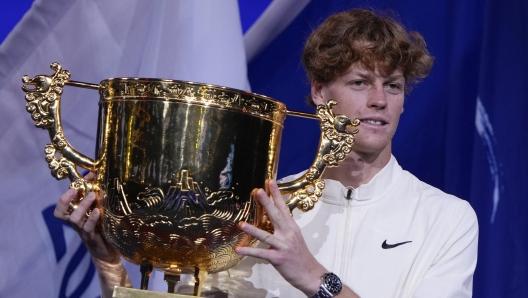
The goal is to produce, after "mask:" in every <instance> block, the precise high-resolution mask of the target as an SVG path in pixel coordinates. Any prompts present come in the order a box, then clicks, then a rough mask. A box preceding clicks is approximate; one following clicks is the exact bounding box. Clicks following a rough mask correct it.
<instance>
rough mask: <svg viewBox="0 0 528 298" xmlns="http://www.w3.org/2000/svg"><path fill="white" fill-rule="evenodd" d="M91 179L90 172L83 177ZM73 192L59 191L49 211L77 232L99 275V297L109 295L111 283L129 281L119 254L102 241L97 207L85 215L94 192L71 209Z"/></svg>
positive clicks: (111, 289)
mask: <svg viewBox="0 0 528 298" xmlns="http://www.w3.org/2000/svg"><path fill="white" fill-rule="evenodd" d="M93 178H94V175H93V173H90V174H88V175H87V176H86V177H85V179H87V180H93ZM76 195H77V191H76V190H75V189H69V190H68V191H67V192H65V193H64V194H62V196H61V197H60V198H59V201H58V202H57V205H56V206H55V211H54V213H53V214H54V215H55V217H56V218H58V219H60V220H62V221H64V222H67V223H69V224H70V225H71V227H72V228H73V229H74V230H75V231H76V232H77V234H79V236H80V237H81V239H82V241H83V242H84V244H85V245H86V248H87V249H88V252H89V253H90V255H91V256H92V260H93V262H94V265H95V268H96V269H97V272H98V274H99V280H100V284H101V290H102V297H111V296H112V292H113V288H114V286H127V287H130V286H132V284H131V282H130V280H129V277H128V274H127V272H126V270H125V268H124V267H123V264H122V263H121V258H120V256H119V254H118V253H117V252H116V251H115V250H113V249H112V248H111V247H110V246H109V245H108V244H107V243H106V241H105V240H104V238H103V236H102V235H101V233H100V231H99V229H98V228H97V221H98V220H99V217H100V215H101V213H100V210H99V208H94V209H93V210H92V211H91V213H90V215H89V216H88V215H87V212H88V211H89V210H90V208H91V206H92V205H93V203H94V201H95V200H96V194H95V193H93V192H92V193H89V194H88V195H87V196H86V197H85V198H84V199H83V200H81V202H80V203H79V205H78V206H77V208H76V209H75V210H73V211H71V210H69V209H68V207H69V205H70V202H71V201H72V200H73V199H74V198H75V196H76ZM70 211H71V212H70Z"/></svg>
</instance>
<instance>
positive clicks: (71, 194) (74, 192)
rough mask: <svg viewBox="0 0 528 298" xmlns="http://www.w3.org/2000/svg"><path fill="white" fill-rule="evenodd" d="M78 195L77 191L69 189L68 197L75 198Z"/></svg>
mask: <svg viewBox="0 0 528 298" xmlns="http://www.w3.org/2000/svg"><path fill="white" fill-rule="evenodd" d="M76 193H77V190H76V189H75V188H70V189H68V195H69V196H73V195H74V194H76Z"/></svg>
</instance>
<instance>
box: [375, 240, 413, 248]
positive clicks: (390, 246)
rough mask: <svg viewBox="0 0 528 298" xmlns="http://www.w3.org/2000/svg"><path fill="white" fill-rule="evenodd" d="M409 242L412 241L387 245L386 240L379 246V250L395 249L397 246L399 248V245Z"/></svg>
mask: <svg viewBox="0 0 528 298" xmlns="http://www.w3.org/2000/svg"><path fill="white" fill-rule="evenodd" d="M409 242H412V241H405V242H400V243H395V244H387V240H385V241H383V243H382V244H381V248H383V249H389V248H395V247H397V246H400V245H403V244H405V243H409Z"/></svg>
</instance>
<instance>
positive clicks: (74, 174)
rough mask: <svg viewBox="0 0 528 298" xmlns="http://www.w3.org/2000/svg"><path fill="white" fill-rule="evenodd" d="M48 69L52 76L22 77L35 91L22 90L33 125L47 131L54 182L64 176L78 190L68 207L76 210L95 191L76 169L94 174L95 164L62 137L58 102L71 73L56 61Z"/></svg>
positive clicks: (48, 155) (91, 183)
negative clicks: (79, 168) (49, 140)
mask: <svg viewBox="0 0 528 298" xmlns="http://www.w3.org/2000/svg"><path fill="white" fill-rule="evenodd" d="M50 68H51V69H52V70H54V71H55V73H54V74H53V75H51V76H45V75H38V76H35V77H34V78H32V79H30V78H29V77H28V76H27V75H26V76H24V77H22V82H23V83H24V85H33V86H34V88H29V87H28V86H24V85H23V86H22V90H24V92H25V93H26V96H25V98H26V101H27V104H26V110H27V111H28V112H29V113H30V114H31V118H33V120H34V121H35V126H36V127H40V128H42V129H47V130H48V132H49V136H50V139H51V144H47V145H46V147H45V152H46V161H47V162H48V165H49V168H50V170H51V175H52V176H53V177H55V178H56V179H57V180H61V179H64V178H66V177H68V178H69V179H70V182H71V183H70V188H75V189H76V190H77V196H76V198H75V199H74V200H73V201H72V203H71V204H70V206H71V207H72V208H76V206H77V205H78V204H79V202H80V201H81V200H82V198H83V197H84V195H85V194H86V193H87V192H91V191H95V190H96V189H97V187H96V183H95V182H90V181H87V180H85V179H84V178H83V176H82V175H81V174H80V173H79V171H78V170H77V166H80V167H82V168H84V169H87V170H90V171H94V170H95V168H96V165H95V161H94V160H92V159H90V158H89V157H87V156H85V155H83V154H82V153H80V152H78V151H77V150H75V149H74V148H73V147H72V146H71V145H70V144H69V143H68V141H67V140H66V138H65V137H64V132H63V130H62V125H61V115H60V99H61V94H62V88H63V87H64V85H65V84H67V83H68V81H69V79H70V72H69V71H67V70H63V69H62V66H61V65H60V64H59V63H56V62H54V63H52V64H51V66H50ZM78 85H83V84H82V83H81V84H78ZM84 86H87V84H84Z"/></svg>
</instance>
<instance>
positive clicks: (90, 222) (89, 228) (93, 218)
mask: <svg viewBox="0 0 528 298" xmlns="http://www.w3.org/2000/svg"><path fill="white" fill-rule="evenodd" d="M100 215H101V211H100V210H99V208H94V209H93V210H92V212H91V213H90V216H88V218H87V219H86V222H85V223H84V226H83V230H84V231H85V232H87V233H92V232H94V231H95V228H96V227H97V221H98V220H99V217H100Z"/></svg>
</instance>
